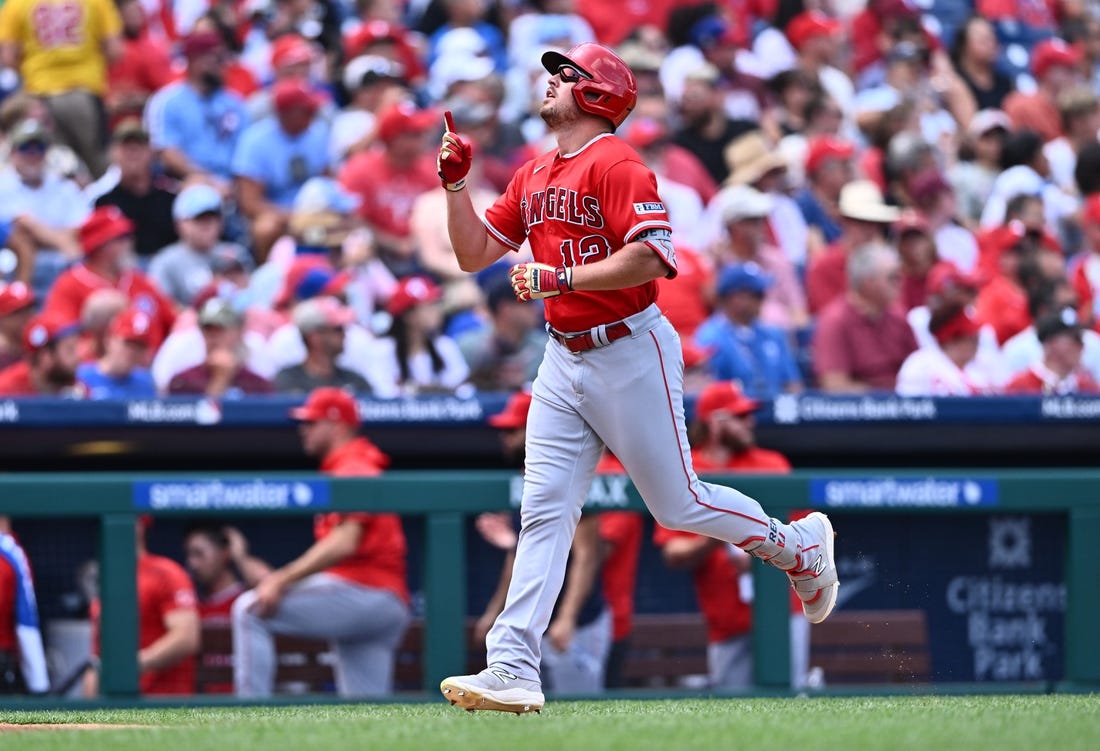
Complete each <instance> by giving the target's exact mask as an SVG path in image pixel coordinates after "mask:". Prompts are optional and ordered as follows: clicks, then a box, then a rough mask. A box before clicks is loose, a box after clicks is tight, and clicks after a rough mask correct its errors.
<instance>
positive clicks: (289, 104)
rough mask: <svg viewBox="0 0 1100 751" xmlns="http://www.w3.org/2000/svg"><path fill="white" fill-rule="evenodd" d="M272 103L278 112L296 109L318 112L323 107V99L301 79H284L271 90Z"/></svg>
mask: <svg viewBox="0 0 1100 751" xmlns="http://www.w3.org/2000/svg"><path fill="white" fill-rule="evenodd" d="M271 102H272V104H273V105H274V107H275V111H276V112H286V111H287V110H289V109H294V108H295V107H299V108H301V109H304V110H309V111H310V112H316V111H317V110H318V109H319V108H320V107H321V97H320V96H319V95H318V94H317V92H315V91H314V90H313V88H312V87H311V86H310V85H309V82H308V81H305V80H303V79H301V78H284V79H283V80H282V81H279V82H278V83H276V84H275V86H274V87H273V88H272V90H271Z"/></svg>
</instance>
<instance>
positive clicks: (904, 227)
mask: <svg viewBox="0 0 1100 751" xmlns="http://www.w3.org/2000/svg"><path fill="white" fill-rule="evenodd" d="M931 231H932V228H931V226H930V225H929V224H928V220H927V219H925V218H924V215H923V214H921V213H920V212H919V211H916V210H914V209H902V212H901V214H900V215H898V220H897V221H896V222H894V232H895V234H897V235H898V236H899V237H900V236H901V235H904V234H905V233H907V232H920V233H922V234H925V235H927V234H929V233H931Z"/></svg>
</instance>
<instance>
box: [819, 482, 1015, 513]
mask: <svg viewBox="0 0 1100 751" xmlns="http://www.w3.org/2000/svg"><path fill="white" fill-rule="evenodd" d="M999 496H1000V490H999V486H998V484H997V480H995V479H993V478H990V477H866V478H864V477H852V478H848V477H846V478H840V479H823V478H814V479H811V480H810V503H812V504H813V505H814V506H824V507H828V508H844V507H857V508H892V507H909V508H965V507H969V506H996V505H997V500H998V498H999Z"/></svg>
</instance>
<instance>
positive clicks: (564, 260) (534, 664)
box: [439, 44, 838, 713]
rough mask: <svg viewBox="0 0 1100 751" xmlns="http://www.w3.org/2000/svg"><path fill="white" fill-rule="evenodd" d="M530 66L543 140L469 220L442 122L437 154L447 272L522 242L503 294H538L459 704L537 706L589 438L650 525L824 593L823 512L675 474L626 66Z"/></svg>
mask: <svg viewBox="0 0 1100 751" xmlns="http://www.w3.org/2000/svg"><path fill="white" fill-rule="evenodd" d="M542 64H543V66H544V67H545V68H546V70H547V71H548V72H549V74H550V78H549V80H548V83H547V88H546V96H545V99H544V100H543V102H542V106H541V108H540V110H539V114H540V116H541V117H542V119H543V121H544V122H545V123H546V125H547V127H548V128H549V130H550V132H551V133H553V135H554V136H555V138H556V139H557V143H558V148H557V149H555V150H552V151H550V152H548V153H546V154H543V155H542V156H540V157H537V158H535V159H534V160H532V161H530V162H528V163H527V164H525V165H524V166H522V167H520V168H519V170H518V171H517V172H516V174H515V176H514V177H513V178H512V181H511V183H510V184H509V186H508V189H507V191H506V192H505V194H504V195H503V196H501V198H500V199H499V200H498V201H497V202H496V203H495V204H494V205H493V206H492V207H491V208H490V209H489V210H488V212H486V215H485V218H484V221H483V220H482V219H481V218H480V217H479V216H478V215H477V213H476V212H475V211H474V207H473V204H472V203H471V201H470V197H469V195H468V194H467V192H466V191H465V190H464V188H465V184H466V183H465V178H466V174H467V172H468V171H469V169H470V163H471V160H472V152H471V148H470V145H469V144H468V143H466V141H465V140H464V139H463V138H462V137H461V136H460V135H458V134H456V133H454V132H453V131H454V127H453V125H452V124H451V121H450V119H449V118H448V120H447V132H446V133H444V135H443V140H442V144H441V147H440V151H439V174H440V177H441V179H442V181H443V187H444V188H445V189H446V190H447V191H448V192H447V226H448V231H449V234H450V238H451V243H452V245H453V246H454V250H455V255H456V257H457V259H458V262H459V265H460V266H461V268H462V269H463V270H465V271H468V272H473V271H478V270H480V269H483V268H485V267H486V266H489V265H490V264H492V263H493V262H494V261H496V260H497V259H499V258H501V257H502V256H503V255H504V254H505V253H507V252H508V251H510V250H518V249H519V247H520V245H521V244H522V243H523V241H524V240H525V239H526V240H529V241H530V243H531V248H532V251H533V254H534V258H535V261H534V262H530V263H520V264H517V265H516V266H513V267H512V269H511V272H510V274H511V282H512V287H513V289H514V290H515V293H516V296H517V297H518V298H519V299H520V300H536V299H541V300H545V305H546V317H547V321H548V325H547V331H548V332H549V341H548V342H547V345H546V354H545V357H544V359H543V362H542V365H541V367H540V368H539V372H538V377H537V379H536V380H535V383H534V387H533V403H532V406H531V412H530V416H529V418H528V433H527V447H526V455H527V473H526V477H525V482H524V490H523V500H522V506H521V522H522V529H521V532H520V536H519V545H518V548H517V550H516V559H515V567H514V569H513V574H512V582H511V586H510V587H509V589H508V596H507V600H506V603H505V606H504V610H503V611H502V612H501V614H500V616H499V617H498V618H497V620H496V622H495V623H494V625H493V627H492V629H491V630H490V632H489V636H488V639H487V641H486V646H487V648H488V665H489V666H488V667H487V668H486V669H485V670H483V671H482V672H480V673H478V674H477V675H465V676H456V677H451V678H447V679H445V680H444V681H443V682H442V684H441V685H440V690H441V691H442V692H443V695H444V697H445V698H447V699H448V700H450V702H451V703H452V704H457V705H459V706H461V707H463V708H464V709H467V710H471V711H473V710H480V709H485V710H499V711H505V712H516V713H523V712H532V711H535V712H537V711H540V710H541V709H542V706H543V703H544V697H543V693H542V684H541V681H540V676H539V657H540V654H539V645H540V641H541V638H542V635H543V633H544V632H545V631H546V628H547V624H548V623H549V620H550V615H551V612H552V610H553V606H554V601H555V599H556V598H557V596H558V592H559V590H560V589H561V586H562V581H563V577H564V571H565V562H566V559H567V558H568V555H569V548H570V544H571V543H572V541H573V532H574V529H575V528H576V526H577V520H578V519H579V518H580V514H581V506H582V504H583V502H584V498H585V494H586V492H587V490H588V487H589V484H590V482H591V479H592V474H593V472H594V470H595V468H596V463H597V461H598V460H599V458H600V454H601V452H602V451H603V448H604V445H605V444H606V446H607V447H608V448H609V449H610V450H611V451H613V452H614V453H615V455H616V456H617V457H619V459H620V460H621V461H622V463H623V465H624V466H625V467H626V470H627V472H628V473H629V475H630V477H631V479H632V480H633V482H634V484H635V486H636V487H637V488H638V491H639V493H640V494H641V496H642V498H643V499H644V500H645V502H646V505H647V506H648V507H649V510H650V511H651V513H652V514H653V516H654V518H655V519H656V520H657V522H659V523H660V524H661V525H663V526H665V527H667V528H669V529H674V530H687V531H690V532H695V533H698V534H701V535H707V536H710V537H716V538H718V539H721V540H725V541H727V542H730V543H733V544H734V545H737V546H738V547H740V548H741V549H742V550H744V551H745V552H747V553H749V554H750V555H753V556H755V557H757V558H760V559H762V560H765V561H767V562H768V563H770V564H771V565H773V566H776V567H777V568H780V569H782V570H783V571H785V572H786V573H787V575H788V577H790V580H791V583H792V585H793V587H794V589H795V591H796V593H797V594H798V596H799V598H800V599H801V600H802V603H803V609H804V611H805V613H806V617H807V618H808V619H809V620H810V621H811V622H813V623H819V622H821V621H823V620H824V619H825V618H826V617H827V616H828V615H829V613H830V612H831V611H832V609H833V606H834V605H835V604H836V594H837V587H838V583H837V573H836V566H835V565H834V562H833V528H832V525H831V524H830V522H829V520H828V518H827V517H826V516H825V515H824V514H821V513H813V514H810V515H809V516H807V517H806V518H805V519H801V520H799V521H797V522H794V523H792V524H789V525H788V524H784V523H783V522H782V521H780V520H779V519H774V518H770V517H769V516H768V515H767V514H765V513H764V511H763V509H762V508H761V507H760V504H759V503H757V502H756V501H755V500H753V499H752V498H749V497H748V496H745V495H743V494H742V493H739V492H738V491H736V490H733V489H732V488H727V487H723V486H719V485H712V484H708V483H703V482H700V481H699V478H698V477H696V475H695V471H694V470H693V469H692V463H691V451H690V447H689V445H688V440H687V434H686V429H685V425H684V407H683V370H684V365H683V357H682V354H681V348H680V341H679V338H678V337H677V335H676V332H675V330H674V329H673V328H672V326H671V324H669V322H668V321H667V320H666V319H665V317H664V316H663V315H661V312H660V310H659V309H658V308H657V305H656V304H655V303H656V298H657V284H656V280H657V279H658V278H660V277H671V276H673V275H675V273H676V258H675V255H674V253H673V246H672V233H671V229H670V225H669V221H668V215H667V213H666V211H665V206H664V204H663V203H662V202H661V198H660V196H659V195H658V194H657V183H656V179H655V178H654V176H653V173H652V172H651V171H650V170H649V169H648V168H647V167H646V166H645V164H643V162H642V160H641V159H640V158H639V157H638V155H637V154H636V153H635V152H634V151H633V149H631V148H630V147H629V146H627V145H626V144H625V143H624V142H623V141H621V140H620V139H619V138H617V137H616V136H615V135H614V132H615V129H616V128H617V127H618V126H619V125H621V124H622V122H623V120H624V119H626V116H627V115H628V114H629V113H630V111H631V109H633V107H634V104H635V101H636V100H637V92H636V85H635V81H634V75H633V74H632V73H631V72H630V69H629V68H628V67H627V66H626V64H625V63H624V62H623V61H622V60H621V59H619V57H617V56H616V55H615V54H614V53H613V52H612V51H611V50H609V49H607V48H606V47H603V46H601V45H598V44H581V45H578V46H576V47H573V48H572V49H571V50H569V51H568V52H567V53H565V54H561V53H560V52H554V51H550V52H546V53H545V54H544V55H543V56H542Z"/></svg>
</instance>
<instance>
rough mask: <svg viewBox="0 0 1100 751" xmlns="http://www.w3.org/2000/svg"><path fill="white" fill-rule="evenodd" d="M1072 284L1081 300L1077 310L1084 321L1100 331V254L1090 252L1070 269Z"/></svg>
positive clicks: (1083, 255)
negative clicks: (1099, 313)
mask: <svg viewBox="0 0 1100 751" xmlns="http://www.w3.org/2000/svg"><path fill="white" fill-rule="evenodd" d="M1069 278H1070V282H1071V283H1072V284H1073V290H1074V291H1075V292H1076V293H1077V299H1078V300H1080V301H1081V302H1080V304H1079V307H1078V309H1077V312H1078V315H1080V316H1081V320H1082V321H1088V322H1089V323H1090V324H1091V325H1092V326H1093V327H1094V328H1096V330H1097V331H1100V315H1097V311H1098V310H1100V253H1096V252H1088V253H1084V254H1082V257H1081V258H1080V260H1079V261H1077V262H1076V263H1075V264H1074V265H1073V267H1072V268H1071V269H1070V276H1069Z"/></svg>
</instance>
